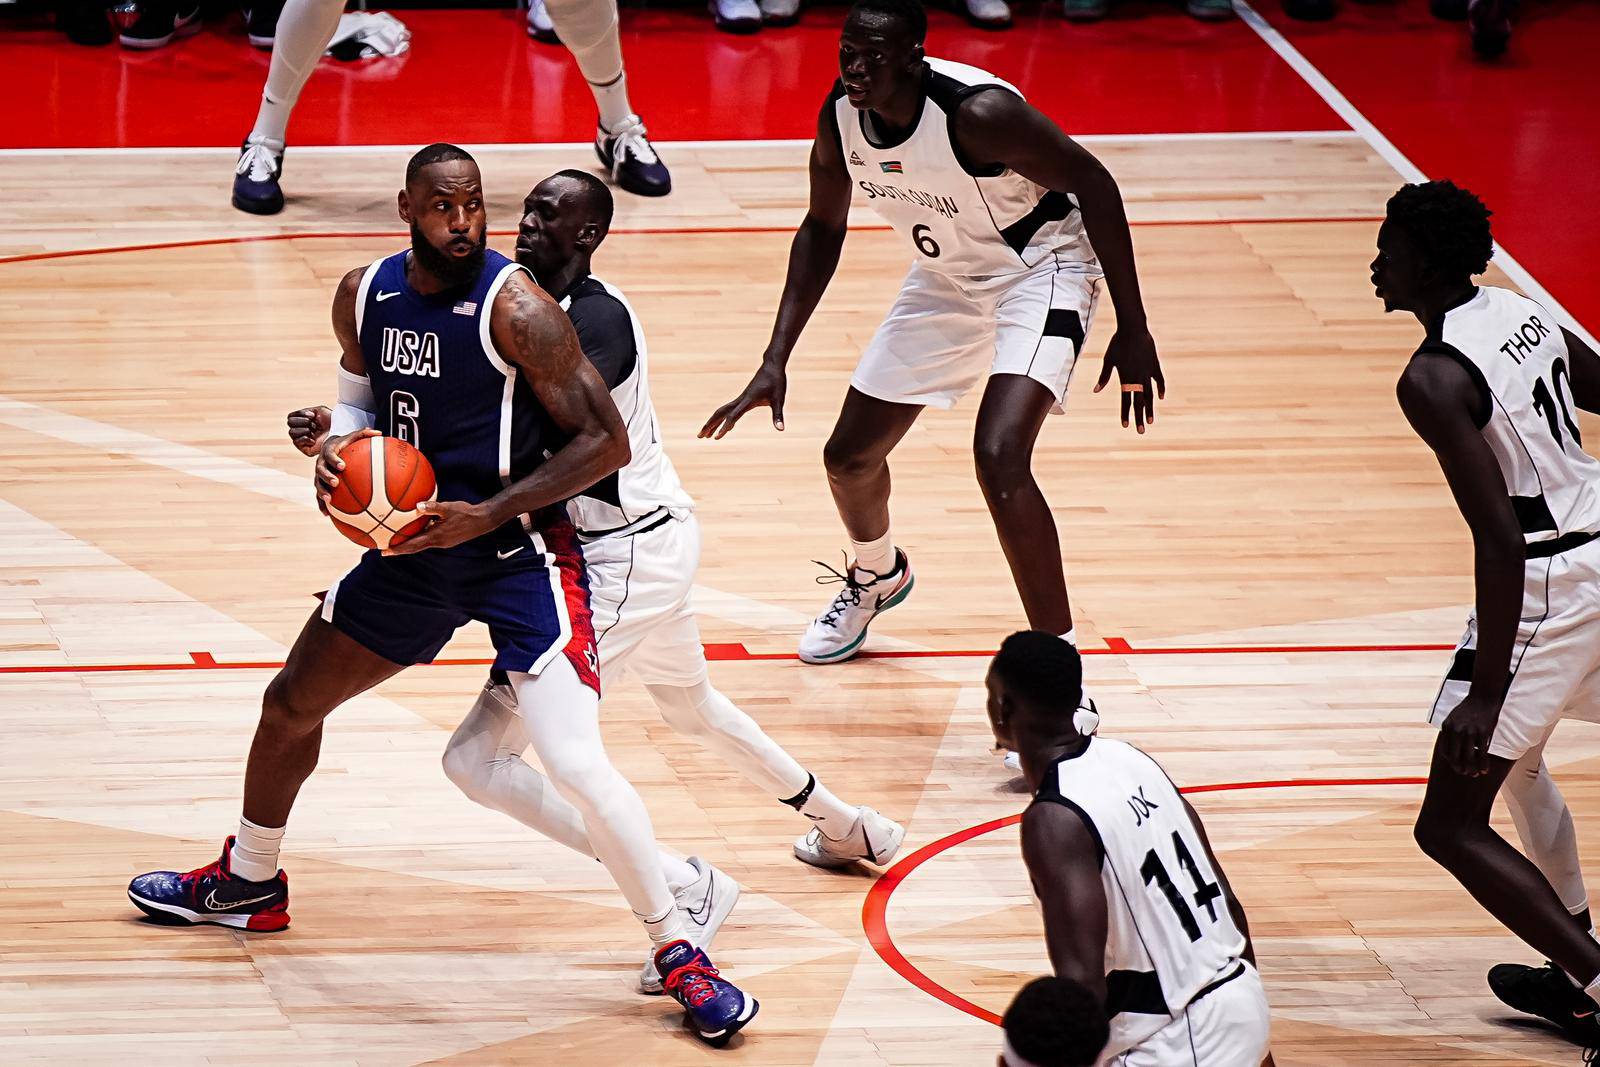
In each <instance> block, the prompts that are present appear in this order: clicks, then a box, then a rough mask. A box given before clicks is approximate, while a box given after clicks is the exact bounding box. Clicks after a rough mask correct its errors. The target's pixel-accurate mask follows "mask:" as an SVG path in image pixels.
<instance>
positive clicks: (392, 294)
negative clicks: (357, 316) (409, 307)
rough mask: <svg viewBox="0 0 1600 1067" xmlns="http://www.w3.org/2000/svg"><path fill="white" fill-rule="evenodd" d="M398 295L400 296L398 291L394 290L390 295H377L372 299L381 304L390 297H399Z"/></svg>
mask: <svg viewBox="0 0 1600 1067" xmlns="http://www.w3.org/2000/svg"><path fill="white" fill-rule="evenodd" d="M399 295H400V290H398V289H396V290H395V291H394V292H392V293H379V294H378V295H377V296H376V297H374V299H375V300H377V301H378V303H380V304H381V303H383V302H384V301H385V300H387V299H389V298H390V297H391V296H399Z"/></svg>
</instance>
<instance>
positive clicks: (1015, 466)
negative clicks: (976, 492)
mask: <svg viewBox="0 0 1600 1067" xmlns="http://www.w3.org/2000/svg"><path fill="white" fill-rule="evenodd" d="M972 458H973V463H974V464H975V465H976V467H977V471H978V484H979V485H980V486H981V487H982V489H983V491H984V493H985V494H986V495H987V496H988V497H989V498H990V499H991V500H992V499H995V498H996V497H1004V496H1008V495H1010V494H1011V493H1014V492H1016V491H1017V490H1018V489H1021V488H1022V487H1023V486H1025V485H1027V484H1028V482H1029V481H1031V480H1032V478H1033V471H1032V469H1031V467H1030V464H1029V462H1028V453H1027V450H1026V449H1022V448H1018V447H1017V446H1016V444H1015V443H1014V442H1012V441H1010V440H1007V439H1006V438H1005V437H1004V436H1001V435H998V434H995V435H979V436H978V437H977V438H976V439H975V440H974V441H973V443H972Z"/></svg>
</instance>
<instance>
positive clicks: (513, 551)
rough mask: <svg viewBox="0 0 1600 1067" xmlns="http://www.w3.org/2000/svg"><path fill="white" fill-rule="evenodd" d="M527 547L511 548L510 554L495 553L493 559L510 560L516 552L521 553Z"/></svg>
mask: <svg viewBox="0 0 1600 1067" xmlns="http://www.w3.org/2000/svg"><path fill="white" fill-rule="evenodd" d="M527 547H528V546H527V545H523V546H521V547H519V548H513V549H512V550H511V551H510V552H499V551H496V552H495V554H494V558H495V559H510V558H511V557H512V556H515V555H516V554H517V553H518V552H521V551H522V549H524V548H527Z"/></svg>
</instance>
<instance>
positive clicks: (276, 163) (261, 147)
mask: <svg viewBox="0 0 1600 1067" xmlns="http://www.w3.org/2000/svg"><path fill="white" fill-rule="evenodd" d="M282 175H283V149H282V148H273V147H272V145H271V144H270V143H267V142H262V141H246V142H245V143H244V144H243V145H241V146H240V147H239V163H238V165H237V166H235V167H234V168H233V206H234V207H236V208H238V209H239V210H240V211H248V212H249V213H250V214H252V215H276V214H277V213H278V212H280V211H282V210H283V186H281V185H279V184H278V179H279V178H280V177H282Z"/></svg>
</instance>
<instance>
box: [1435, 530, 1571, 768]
mask: <svg viewBox="0 0 1600 1067" xmlns="http://www.w3.org/2000/svg"><path fill="white" fill-rule="evenodd" d="M1529 551H1530V553H1532V552H1536V551H1537V548H1536V547H1535V546H1529ZM1477 648H1478V618H1477V614H1476V612H1474V613H1473V614H1470V615H1468V616H1467V632H1466V633H1465V634H1463V635H1462V637H1461V642H1460V644H1458V645H1457V646H1456V651H1455V658H1454V659H1453V660H1452V661H1451V663H1450V670H1449V672H1448V673H1447V674H1446V675H1445V679H1444V684H1443V685H1441V686H1440V687H1439V695H1438V697H1437V698H1435V700H1434V702H1433V711H1432V713H1431V714H1430V715H1429V716H1428V721H1429V722H1431V723H1433V724H1434V725H1435V726H1438V725H1439V724H1441V723H1443V722H1444V720H1445V719H1446V717H1448V716H1449V714H1450V713H1451V712H1452V711H1454V710H1455V708H1456V705H1458V704H1460V703H1461V701H1462V700H1464V699H1466V696H1467V690H1468V689H1470V688H1471V682H1472V670H1473V667H1474V664H1475V661H1476V657H1477ZM1563 718H1573V719H1586V720H1588V721H1589V722H1600V539H1597V540H1594V541H1590V542H1589V543H1588V544H1584V545H1580V546H1578V547H1577V548H1571V549H1568V550H1567V551H1565V552H1559V553H1557V554H1555V555H1552V556H1548V557H1544V558H1540V557H1537V556H1534V557H1532V558H1530V559H1529V560H1528V562H1527V566H1526V568H1525V571H1524V578H1523V586H1522V620H1521V621H1520V622H1519V623H1518V624H1517V640H1516V644H1515V645H1514V646H1512V650H1511V685H1510V688H1508V689H1507V690H1506V699H1505V703H1504V704H1502V705H1501V707H1500V721H1499V723H1498V724H1496V726H1495V731H1494V738H1493V739H1492V740H1491V741H1490V742H1489V754H1490V755H1491V756H1502V757H1504V758H1505V759H1509V760H1515V759H1519V758H1521V756H1522V755H1523V754H1524V753H1526V752H1527V751H1528V750H1529V749H1530V748H1532V747H1533V746H1534V745H1537V744H1538V743H1539V742H1540V741H1542V740H1544V738H1545V737H1546V736H1548V735H1549V733H1550V731H1551V730H1553V729H1555V725H1556V723H1557V722H1559V721H1560V720H1561V719H1563Z"/></svg>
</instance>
